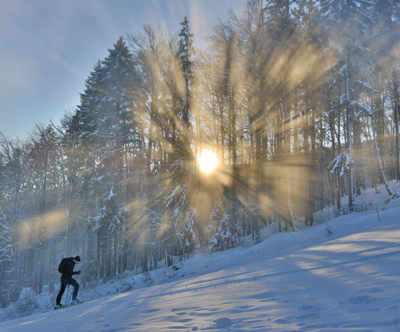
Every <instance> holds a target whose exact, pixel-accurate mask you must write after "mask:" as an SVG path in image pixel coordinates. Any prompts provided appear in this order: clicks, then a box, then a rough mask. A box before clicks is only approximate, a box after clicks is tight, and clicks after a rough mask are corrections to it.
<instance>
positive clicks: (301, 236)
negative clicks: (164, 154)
mask: <svg viewBox="0 0 400 332" xmlns="http://www.w3.org/2000/svg"><path fill="white" fill-rule="evenodd" d="M392 189H397V188H396V186H395V185H393V188H392ZM386 198H387V194H386V193H385V191H384V188H381V193H380V194H375V193H374V191H367V192H366V193H364V194H363V196H362V197H361V198H360V200H359V202H364V206H365V207H366V208H367V209H368V210H367V211H365V212H361V213H353V214H350V215H345V216H341V217H338V218H336V219H333V220H330V221H329V222H327V223H321V224H320V225H316V226H314V227H310V228H302V229H300V230H299V231H297V232H283V233H276V234H269V235H268V233H266V234H265V236H268V239H266V240H264V241H263V242H262V243H260V244H258V245H253V246H252V245H251V244H250V243H246V242H245V243H243V245H242V246H240V247H238V248H235V249H232V250H228V251H224V252H218V253H214V254H205V253H204V254H196V255H194V256H193V257H192V258H190V259H189V260H187V261H186V262H185V263H184V264H183V265H182V266H181V267H180V269H179V270H175V271H174V270H173V269H172V268H168V269H165V268H164V269H159V270H155V271H152V272H151V273H150V275H149V276H147V279H146V278H144V277H143V276H136V277H134V278H133V277H132V276H128V277H127V278H126V279H124V282H123V283H122V282H119V283H118V287H121V285H125V287H126V289H125V290H127V289H129V288H132V289H133V290H132V291H129V292H125V293H119V294H113V295H109V296H103V297H101V298H98V299H96V300H93V301H90V302H87V303H84V304H82V305H79V306H75V307H71V308H65V309H62V310H57V311H53V310H51V311H48V312H44V313H38V314H34V315H31V316H29V317H24V318H19V319H15V320H10V321H6V322H3V323H0V330H1V331H2V332H22V331H29V332H42V331H52V330H54V329H55V328H56V330H57V332H63V331H68V332H69V331H102V332H112V331H113V332H117V331H119V332H122V331H169V330H172V331H174V330H175V331H204V330H209V331H396V330H399V329H400V321H399V319H400V199H397V200H394V201H392V202H390V203H389V204H385V205H383V202H384V200H385V199H386ZM375 206H378V207H379V217H380V221H379V220H378V215H377V211H376V209H375ZM327 214H328V210H326V211H325V212H324V216H327ZM332 216H333V212H332V208H331V210H330V218H332ZM319 218H320V220H322V219H324V218H323V217H322V216H321V215H320V216H319ZM269 227H270V226H269ZM273 227H274V225H272V227H270V229H273ZM149 277H150V278H149ZM139 281H140V282H139ZM116 283H117V282H116ZM116 283H114V284H108V285H104V286H103V288H102V290H101V289H100V287H99V289H98V290H97V292H105V290H108V292H109V293H113V292H115V291H116V290H115V289H116V288H117V286H116V285H115V284H116ZM129 285H130V286H129ZM146 285H149V286H151V287H147V286H146ZM144 286H146V287H144ZM90 292H93V290H91V291H89V290H87V291H84V292H83V293H82V294H81V296H80V298H82V299H84V300H85V299H86V300H88V299H90V298H91V297H92V296H93V294H92V293H90Z"/></svg>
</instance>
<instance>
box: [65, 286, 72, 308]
mask: <svg viewBox="0 0 400 332" xmlns="http://www.w3.org/2000/svg"><path fill="white" fill-rule="evenodd" d="M67 287H68V289H67V297H66V298H65V306H67V305H68V303H69V300H70V299H71V296H72V292H71V294H69V289H70V285H67ZM68 295H69V298H68Z"/></svg>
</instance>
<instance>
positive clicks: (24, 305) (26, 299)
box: [3, 287, 40, 319]
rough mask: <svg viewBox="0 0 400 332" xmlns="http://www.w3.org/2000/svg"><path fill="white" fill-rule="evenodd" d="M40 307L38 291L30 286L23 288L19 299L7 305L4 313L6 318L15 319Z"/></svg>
mask: <svg viewBox="0 0 400 332" xmlns="http://www.w3.org/2000/svg"><path fill="white" fill-rule="evenodd" d="M39 308H40V305H39V303H37V301H36V293H35V291H34V290H33V289H32V288H30V287H26V288H23V289H22V292H21V294H20V296H19V298H18V300H17V301H16V302H14V303H12V304H11V305H9V306H8V307H7V309H6V310H5V312H4V314H3V318H4V319H14V318H18V317H23V316H27V315H31V314H33V313H34V312H36V311H37V310H38V309H39Z"/></svg>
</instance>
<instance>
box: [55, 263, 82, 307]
mask: <svg viewBox="0 0 400 332" xmlns="http://www.w3.org/2000/svg"><path fill="white" fill-rule="evenodd" d="M80 261H81V258H80V257H79V256H76V257H65V258H63V259H62V260H61V263H60V266H59V267H58V271H59V272H60V273H62V275H61V278H60V281H61V289H60V292H59V293H58V295H57V299H56V309H59V308H62V307H63V305H62V304H61V303H60V302H61V297H62V296H63V294H64V292H65V288H66V287H67V285H72V286H74V293H73V294H72V304H78V303H82V301H80V300H78V299H77V298H76V296H77V295H78V290H79V284H78V283H77V282H76V280H75V279H73V278H72V276H73V275H74V274H77V275H80V274H81V271H80V270H79V271H74V267H75V265H77V264H79V262H80Z"/></svg>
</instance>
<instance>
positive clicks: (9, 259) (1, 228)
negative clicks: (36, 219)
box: [0, 206, 15, 307]
mask: <svg viewBox="0 0 400 332" xmlns="http://www.w3.org/2000/svg"><path fill="white" fill-rule="evenodd" d="M11 232H12V230H11V228H10V226H9V224H8V221H7V217H6V216H5V214H4V213H3V210H2V209H1V206H0V298H1V305H2V306H3V307H5V306H7V305H8V304H9V303H10V301H11V297H10V290H12V288H13V287H12V284H13V283H15V281H14V280H12V279H10V276H11V272H12V270H13V266H12V263H13V256H14V252H13V243H12V239H11Z"/></svg>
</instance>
